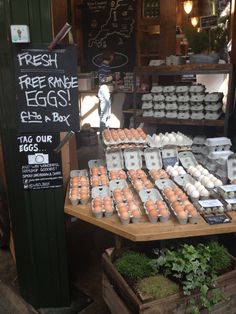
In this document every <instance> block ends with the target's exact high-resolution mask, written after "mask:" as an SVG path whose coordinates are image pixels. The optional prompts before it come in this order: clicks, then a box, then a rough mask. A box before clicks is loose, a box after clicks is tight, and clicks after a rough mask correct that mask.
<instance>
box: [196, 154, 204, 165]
mask: <svg viewBox="0 0 236 314" xmlns="http://www.w3.org/2000/svg"><path fill="white" fill-rule="evenodd" d="M194 157H195V159H196V160H197V162H198V163H199V164H202V165H203V160H204V156H203V155H202V154H201V153H194Z"/></svg>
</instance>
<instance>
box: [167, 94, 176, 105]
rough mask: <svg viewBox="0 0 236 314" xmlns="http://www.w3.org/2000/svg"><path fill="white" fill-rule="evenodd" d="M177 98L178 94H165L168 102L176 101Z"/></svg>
mask: <svg viewBox="0 0 236 314" xmlns="http://www.w3.org/2000/svg"><path fill="white" fill-rule="evenodd" d="M176 100H177V97H176V95H172V96H170V95H166V96H165V101H166V102H170V103H173V102H174V103H176Z"/></svg>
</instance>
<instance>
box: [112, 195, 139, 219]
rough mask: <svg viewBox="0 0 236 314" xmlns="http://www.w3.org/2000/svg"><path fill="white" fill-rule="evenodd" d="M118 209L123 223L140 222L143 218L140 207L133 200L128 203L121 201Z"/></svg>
mask: <svg viewBox="0 0 236 314" xmlns="http://www.w3.org/2000/svg"><path fill="white" fill-rule="evenodd" d="M116 209H117V212H118V216H119V218H120V220H121V223H122V224H129V223H130V221H132V222H133V223H138V222H139V220H140V218H141V212H140V209H139V207H138V205H137V204H136V203H135V202H134V201H132V200H131V201H128V202H127V203H125V202H121V203H119V204H117V206H116Z"/></svg>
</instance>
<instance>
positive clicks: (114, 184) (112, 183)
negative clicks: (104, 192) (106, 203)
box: [109, 179, 128, 192]
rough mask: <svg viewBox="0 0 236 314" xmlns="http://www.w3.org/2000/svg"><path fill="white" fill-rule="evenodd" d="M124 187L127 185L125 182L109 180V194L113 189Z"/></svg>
mask: <svg viewBox="0 0 236 314" xmlns="http://www.w3.org/2000/svg"><path fill="white" fill-rule="evenodd" d="M125 187H128V183H127V181H126V180H124V179H123V180H111V181H110V182H109V189H110V191H111V192H113V191H114V190H115V189H123V188H125Z"/></svg>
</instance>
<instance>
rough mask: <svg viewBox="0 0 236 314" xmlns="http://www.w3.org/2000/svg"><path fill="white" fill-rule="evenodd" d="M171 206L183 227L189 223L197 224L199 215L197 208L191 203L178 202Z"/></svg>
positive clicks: (185, 201)
mask: <svg viewBox="0 0 236 314" xmlns="http://www.w3.org/2000/svg"><path fill="white" fill-rule="evenodd" d="M170 206H171V209H172V211H173V212H174V214H175V216H176V218H177V219H178V222H179V223H180V224H181V225H184V224H186V223H188V222H189V223H191V224H196V223H197V222H198V220H199V214H198V212H197V209H196V208H195V206H194V205H193V204H192V203H191V202H190V201H188V200H184V201H179V200H176V201H174V202H172V203H171V205H170Z"/></svg>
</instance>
